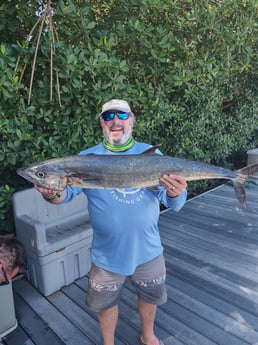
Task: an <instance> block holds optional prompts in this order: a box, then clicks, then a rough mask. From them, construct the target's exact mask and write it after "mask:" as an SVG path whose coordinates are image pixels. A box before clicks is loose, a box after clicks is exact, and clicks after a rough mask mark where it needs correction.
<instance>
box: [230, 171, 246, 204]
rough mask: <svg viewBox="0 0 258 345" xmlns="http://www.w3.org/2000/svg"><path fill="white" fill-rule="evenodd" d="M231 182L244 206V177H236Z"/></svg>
mask: <svg viewBox="0 0 258 345" xmlns="http://www.w3.org/2000/svg"><path fill="white" fill-rule="evenodd" d="M232 183H233V187H234V190H235V193H236V196H237V198H238V200H239V202H240V203H241V204H242V205H244V206H245V207H246V194H245V179H240V178H236V179H234V180H232Z"/></svg>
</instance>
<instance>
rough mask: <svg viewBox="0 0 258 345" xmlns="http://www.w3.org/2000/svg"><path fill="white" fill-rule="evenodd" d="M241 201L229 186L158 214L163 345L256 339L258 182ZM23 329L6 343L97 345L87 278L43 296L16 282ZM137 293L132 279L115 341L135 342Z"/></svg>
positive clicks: (245, 344)
mask: <svg viewBox="0 0 258 345" xmlns="http://www.w3.org/2000/svg"><path fill="white" fill-rule="evenodd" d="M247 205H248V206H247V208H244V207H242V206H241V205H240V204H239V202H238V200H237V199H236V197H235V193H234V190H233V188H232V187H231V186H230V185H229V184H225V185H222V186H220V187H218V188H215V189H213V190H211V191H209V192H207V193H204V194H202V195H200V196H198V197H196V198H194V199H192V200H190V201H188V202H187V204H186V205H185V207H184V208H183V209H182V210H181V211H180V212H178V213H175V212H173V211H171V210H167V211H164V212H162V214H161V216H160V221H159V225H160V233H161V238H162V243H163V246H164V255H165V258H166V265H167V288H168V301H167V303H166V304H164V305H162V306H160V307H159V308H158V311H157V317H156V322H155V331H156V334H157V335H158V336H159V337H160V338H161V339H162V340H163V341H164V343H165V344H166V345H258V187H257V186H252V188H247ZM13 287H14V294H15V307H16V317H17V320H18V323H19V325H18V327H17V329H16V330H15V331H13V332H12V333H11V334H9V335H8V336H7V337H6V338H5V339H2V342H0V344H1V345H48V344H53V345H93V344H95V345H100V344H101V335H100V331H99V325H98V320H97V315H96V314H95V313H93V312H91V311H90V310H89V309H88V308H87V306H86V304H85V297H86V292H87V277H83V278H81V279H78V280H77V281H75V282H74V283H73V284H70V285H68V286H66V287H63V288H62V289H61V290H60V291H58V292H56V293H54V294H52V295H51V296H49V297H47V298H46V297H44V296H42V295H41V294H40V293H39V292H38V291H37V290H36V289H35V288H34V287H33V286H31V285H30V283H29V282H27V281H26V280H25V279H20V280H17V281H16V282H14V284H13ZM136 302H137V296H136V294H135V291H134V288H133V286H132V285H131V283H130V281H129V280H127V281H126V284H125V287H124V289H123V292H122V297H121V303H120V319H119V322H118V326H117V330H116V345H135V344H137V343H138V342H137V339H138V336H139V332H140V318H139V315H138V313H137V305H136Z"/></svg>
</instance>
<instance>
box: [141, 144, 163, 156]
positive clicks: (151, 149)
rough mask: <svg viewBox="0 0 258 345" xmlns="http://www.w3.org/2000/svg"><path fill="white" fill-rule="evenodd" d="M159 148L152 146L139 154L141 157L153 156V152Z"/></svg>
mask: <svg viewBox="0 0 258 345" xmlns="http://www.w3.org/2000/svg"><path fill="white" fill-rule="evenodd" d="M160 146H161V144H158V145H153V146H152V147H150V148H149V149H147V150H145V151H143V152H142V153H141V154H142V155H155V154H156V153H155V151H156V149H157V148H159V147H160Z"/></svg>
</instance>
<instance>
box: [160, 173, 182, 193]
mask: <svg viewBox="0 0 258 345" xmlns="http://www.w3.org/2000/svg"><path fill="white" fill-rule="evenodd" d="M160 183H161V184H162V185H163V186H164V187H165V188H166V190H167V194H168V196H169V197H171V198H173V197H175V196H178V195H180V194H182V193H183V192H184V191H185V190H186V188H187V182H186V180H185V178H184V177H182V176H179V175H175V174H165V175H163V176H162V177H161V178H160Z"/></svg>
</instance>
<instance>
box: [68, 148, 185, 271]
mask: <svg viewBox="0 0 258 345" xmlns="http://www.w3.org/2000/svg"><path fill="white" fill-rule="evenodd" d="M149 147H150V145H148V144H145V143H141V142H135V145H134V146H133V147H132V148H131V149H129V150H128V151H125V152H119V154H140V153H142V152H143V151H145V150H147V149H148V148H149ZM89 153H95V154H117V153H114V152H111V151H108V150H107V149H105V147H104V146H103V144H102V143H100V144H98V145H97V146H94V147H92V148H89V149H86V150H84V151H81V152H80V154H89ZM82 192H83V193H85V194H86V196H87V198H88V210H89V216H90V220H91V224H92V227H93V241H92V252H91V260H92V262H93V263H94V264H95V265H96V266H98V267H101V268H103V269H105V270H108V271H111V272H115V273H118V274H122V275H131V274H132V273H133V272H134V271H135V269H136V267H137V266H138V265H141V264H143V263H146V262H148V261H150V260H152V259H154V258H155V257H157V256H158V255H160V254H161V253H162V252H163V247H162V244H161V239H160V234H159V229H158V220H159V214H160V203H162V204H163V205H164V206H166V207H169V208H171V209H173V210H175V211H179V210H180V209H181V208H182V207H183V205H184V203H185V201H186V197H187V192H186V191H185V192H184V193H182V194H181V195H179V196H177V197H175V198H170V197H168V195H167V193H166V190H165V188H164V187H163V186H160V187H159V190H150V189H128V188H127V189H82V188H73V187H67V195H66V199H65V202H69V201H71V200H72V199H73V198H74V197H75V196H76V195H78V194H80V193H82Z"/></svg>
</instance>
